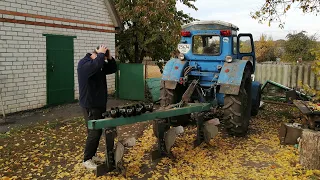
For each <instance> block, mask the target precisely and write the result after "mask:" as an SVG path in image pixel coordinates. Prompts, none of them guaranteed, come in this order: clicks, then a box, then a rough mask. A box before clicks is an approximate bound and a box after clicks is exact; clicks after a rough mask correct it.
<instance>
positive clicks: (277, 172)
mask: <svg viewBox="0 0 320 180" xmlns="http://www.w3.org/2000/svg"><path fill="white" fill-rule="evenodd" d="M266 108H267V110H263V111H261V114H259V115H258V116H257V117H256V118H254V119H253V121H252V122H251V125H250V132H249V135H248V136H247V137H244V138H235V137H230V136H227V135H226V134H225V133H222V132H220V133H219V134H218V136H217V137H216V138H214V139H213V140H212V141H211V142H210V145H206V144H201V145H200V146H198V147H194V146H193V141H194V140H195V138H196V128H195V127H188V128H186V129H185V133H184V134H183V135H179V136H178V138H177V141H176V143H175V145H174V146H173V148H172V154H173V155H174V157H175V159H169V158H163V159H161V160H160V161H159V162H152V161H151V160H150V153H151V151H152V150H154V149H155V148H156V147H157V146H156V145H157V144H156V138H155V137H154V136H153V132H152V127H151V126H148V127H147V128H146V130H145V131H144V132H143V135H142V136H141V137H140V138H139V139H137V143H136V146H134V147H131V148H126V151H125V156H124V166H125V167H126V173H125V174H124V176H122V175H119V174H117V173H113V172H110V173H108V174H107V175H105V176H102V177H98V178H96V177H95V176H94V173H93V172H91V171H88V170H86V169H84V168H83V167H82V158H83V147H84V143H85V135H86V129H85V127H84V124H83V121H82V120H80V121H71V122H70V123H68V125H63V126H60V127H58V128H51V129H50V128H49V129H46V130H44V129H45V128H43V127H40V128H38V129H30V130H25V131H23V132H21V134H19V135H15V136H14V137H12V138H9V139H0V143H1V145H2V146H0V150H1V153H0V177H2V179H75V180H78V179H90V180H91V179H101V180H105V179H107V180H108V179H155V180H156V179H170V180H172V179H173V180H175V179H259V180H260V179H261V180H263V179H268V180H269V179H299V180H301V179H319V178H320V170H318V171H317V170H305V169H303V168H302V167H301V165H300V164H299V163H298V162H299V161H298V158H299V154H298V152H297V149H295V148H294V147H293V146H280V144H279V139H278V128H279V126H280V124H281V122H282V121H283V120H285V118H282V117H283V116H282V114H281V113H279V112H278V111H279V107H272V106H266ZM70 129H73V130H72V131H70ZM131 130H132V129H131ZM23 139H25V140H23ZM98 155H99V156H100V157H102V158H103V157H104V139H102V140H101V144H100V150H99V152H98ZM2 179H1V180H2Z"/></svg>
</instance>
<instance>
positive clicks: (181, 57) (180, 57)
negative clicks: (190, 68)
mask: <svg viewBox="0 0 320 180" xmlns="http://www.w3.org/2000/svg"><path fill="white" fill-rule="evenodd" d="M178 58H179V59H180V60H181V61H182V60H184V54H182V53H180V54H179V55H178Z"/></svg>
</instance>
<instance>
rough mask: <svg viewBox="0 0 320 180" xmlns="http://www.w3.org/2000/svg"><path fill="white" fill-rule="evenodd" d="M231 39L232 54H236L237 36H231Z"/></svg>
mask: <svg viewBox="0 0 320 180" xmlns="http://www.w3.org/2000/svg"><path fill="white" fill-rule="evenodd" d="M232 39H233V40H232V42H233V45H232V48H233V54H238V51H237V44H238V37H237V36H233V38H232Z"/></svg>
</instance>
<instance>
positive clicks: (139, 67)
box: [117, 63, 145, 101]
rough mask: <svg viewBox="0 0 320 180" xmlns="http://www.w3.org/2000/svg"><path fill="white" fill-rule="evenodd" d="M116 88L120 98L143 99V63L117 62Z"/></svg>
mask: <svg viewBox="0 0 320 180" xmlns="http://www.w3.org/2000/svg"><path fill="white" fill-rule="evenodd" d="M118 69H119V72H118V76H119V82H118V83H117V85H118V87H117V90H118V91H119V94H118V95H119V98H120V99H127V100H140V101H143V100H145V81H144V65H143V64H132V63H128V64H126V63H120V64H119V68H118Z"/></svg>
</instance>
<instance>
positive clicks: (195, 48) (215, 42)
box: [192, 35, 220, 55]
mask: <svg viewBox="0 0 320 180" xmlns="http://www.w3.org/2000/svg"><path fill="white" fill-rule="evenodd" d="M192 43H193V45H192V53H193V54H200V55H219V54H220V36H217V35H195V36H193V42H192Z"/></svg>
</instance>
